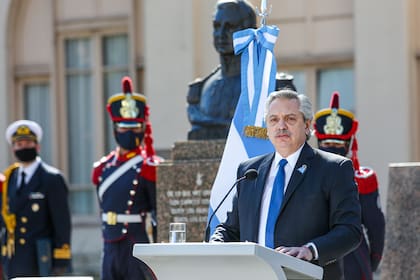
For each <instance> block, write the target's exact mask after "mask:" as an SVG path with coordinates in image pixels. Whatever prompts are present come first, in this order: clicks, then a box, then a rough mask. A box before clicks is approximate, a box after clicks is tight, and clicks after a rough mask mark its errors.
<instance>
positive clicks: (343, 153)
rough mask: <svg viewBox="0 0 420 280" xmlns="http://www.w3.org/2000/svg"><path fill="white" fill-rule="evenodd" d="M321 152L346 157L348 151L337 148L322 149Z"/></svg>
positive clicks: (343, 148)
mask: <svg viewBox="0 0 420 280" xmlns="http://www.w3.org/2000/svg"><path fill="white" fill-rule="evenodd" d="M320 149H321V150H323V151H326V152H330V153H333V154H337V155H341V156H343V157H345V156H346V155H347V149H346V148H345V147H341V148H336V147H328V148H327V147H320Z"/></svg>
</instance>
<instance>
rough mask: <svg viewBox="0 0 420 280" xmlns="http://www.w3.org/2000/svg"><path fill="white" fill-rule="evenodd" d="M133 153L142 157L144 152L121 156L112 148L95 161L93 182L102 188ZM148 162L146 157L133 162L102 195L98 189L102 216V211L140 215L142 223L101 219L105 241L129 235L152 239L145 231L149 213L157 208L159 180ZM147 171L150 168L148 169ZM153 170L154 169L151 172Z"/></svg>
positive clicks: (128, 236)
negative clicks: (156, 181) (113, 221)
mask: <svg viewBox="0 0 420 280" xmlns="http://www.w3.org/2000/svg"><path fill="white" fill-rule="evenodd" d="M133 157H142V155H141V152H140V151H137V152H135V153H129V154H128V155H126V156H122V157H121V156H120V157H118V156H117V155H116V153H115V152H112V153H111V154H109V155H108V156H107V157H104V158H102V159H101V160H100V161H99V162H97V163H95V167H94V170H93V176H92V179H93V182H94V184H96V185H97V191H98V192H99V190H100V188H101V186H102V183H103V182H105V181H106V179H107V178H108V177H109V176H111V175H112V174H113V173H114V172H116V171H117V170H118V169H119V168H120V167H121V166H122V165H124V163H126V162H127V161H129V160H130V159H132V158H133ZM150 169H152V170H153V171H154V170H155V167H154V166H152V167H151V166H149V165H148V164H147V163H146V162H145V160H143V157H142V159H141V161H140V162H139V163H137V164H134V165H132V166H130V168H129V169H128V170H127V171H126V172H124V173H123V174H122V175H121V176H119V177H118V178H117V179H115V180H114V181H113V183H112V184H111V185H110V186H109V187H108V188H107V189H106V191H105V192H104V193H103V195H102V196H100V195H99V193H98V198H99V206H100V210H101V219H102V214H103V213H109V212H113V213H115V214H127V215H139V216H141V220H142V222H140V223H116V224H109V223H108V221H102V233H103V238H104V241H105V242H117V241H119V240H122V239H125V238H129V239H130V240H131V241H133V242H138V243H147V242H150V240H149V238H148V235H147V232H146V228H145V227H146V223H145V219H146V214H147V212H155V211H156V184H155V181H154V180H153V179H154V178H153V176H152V177H150V176H148V175H150V173H151V172H150ZM146 171H147V172H146ZM152 173H153V172H152Z"/></svg>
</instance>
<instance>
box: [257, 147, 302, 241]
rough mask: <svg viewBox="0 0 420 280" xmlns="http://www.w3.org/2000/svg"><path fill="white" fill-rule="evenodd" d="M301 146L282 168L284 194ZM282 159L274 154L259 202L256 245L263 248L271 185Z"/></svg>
mask: <svg viewBox="0 0 420 280" xmlns="http://www.w3.org/2000/svg"><path fill="white" fill-rule="evenodd" d="M302 148H303V145H302V146H301V147H300V148H299V149H298V150H297V151H296V152H294V153H293V154H291V155H290V156H288V157H287V158H286V160H287V164H286V165H285V166H284V171H285V175H286V178H285V182H284V192H286V189H287V185H288V184H289V181H290V177H292V173H293V170H294V169H295V165H296V162H297V160H298V158H299V155H300V152H301V151H302ZM282 159H283V157H282V156H281V155H280V154H279V153H277V152H276V155H275V157H274V160H273V162H272V164H271V168H270V173H269V175H268V178H267V181H266V182H265V186H264V193H263V196H262V201H261V211H260V225H259V230H258V243H259V244H261V245H264V246H265V228H266V226H267V216H268V209H269V208H270V200H271V192H272V191H273V183H274V179H275V178H276V174H277V170H278V167H279V162H280V160H282Z"/></svg>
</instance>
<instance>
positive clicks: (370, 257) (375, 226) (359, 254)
mask: <svg viewBox="0 0 420 280" xmlns="http://www.w3.org/2000/svg"><path fill="white" fill-rule="evenodd" d="M355 179H356V182H357V186H358V189H359V200H360V205H361V207H362V226H363V229H364V233H365V234H364V235H363V238H362V242H361V243H360V245H359V247H357V249H356V250H354V251H353V252H351V253H350V254H348V255H347V256H345V257H344V276H345V279H346V280H353V279H354V280H358V279H365V280H369V279H373V275H372V272H374V271H375V270H376V269H377V267H378V265H379V262H380V261H381V258H382V253H383V249H384V240H385V217H384V214H383V212H382V210H381V207H380V201H379V192H378V182H377V178H376V174H375V172H374V171H373V170H372V169H371V168H368V167H360V168H359V170H356V172H355Z"/></svg>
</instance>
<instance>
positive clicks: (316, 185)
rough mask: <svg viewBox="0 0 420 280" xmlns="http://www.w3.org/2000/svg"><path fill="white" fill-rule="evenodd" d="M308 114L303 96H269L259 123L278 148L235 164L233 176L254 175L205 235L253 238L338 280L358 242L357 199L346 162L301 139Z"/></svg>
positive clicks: (223, 239) (307, 129)
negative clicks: (223, 218) (250, 172)
mask: <svg viewBox="0 0 420 280" xmlns="http://www.w3.org/2000/svg"><path fill="white" fill-rule="evenodd" d="M312 117H313V113H312V105H311V102H310V101H309V99H308V97H307V96H305V95H303V94H298V93H297V92H295V91H292V90H280V91H276V92H273V93H271V94H270V95H269V97H268V98H267V102H266V108H265V121H266V125H267V135H268V138H269V139H270V142H271V143H272V144H273V146H274V147H275V150H276V151H275V152H274V153H270V154H266V155H262V156H258V157H255V158H252V159H250V160H247V161H245V162H242V163H241V164H240V165H239V167H238V170H237V176H238V178H239V177H241V176H243V174H244V173H245V172H246V171H247V170H249V169H256V170H257V171H258V177H257V179H256V180H243V181H241V182H240V183H239V184H238V185H237V192H236V194H235V197H234V199H233V206H232V211H231V212H229V213H228V214H227V219H226V221H225V222H223V223H221V224H220V225H218V226H217V227H216V229H215V232H214V233H213V235H212V237H211V240H210V241H211V242H235V241H242V242H245V241H249V242H256V243H259V244H261V245H264V246H266V247H270V248H274V249H275V250H276V251H279V252H281V253H284V254H287V255H291V256H294V257H297V258H299V259H303V260H307V261H310V262H312V263H314V264H317V265H320V266H322V267H323V269H324V277H323V279H331V280H337V279H342V277H343V271H342V258H343V256H344V255H346V254H347V253H349V252H350V251H352V250H353V249H355V248H356V247H357V245H358V244H359V243H360V240H361V234H362V230H361V216H360V215H361V214H360V204H359V201H358V193H357V186H356V184H355V182H354V170H353V165H352V162H351V160H349V159H347V158H345V157H341V156H338V155H334V154H332V153H328V152H323V151H320V150H318V149H313V148H312V147H311V146H310V145H309V144H308V143H306V141H307V140H308V139H309V137H310V135H311V131H310V127H311V121H312ZM331 125H338V126H339V125H341V124H340V123H335V124H334V123H332V124H331Z"/></svg>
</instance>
